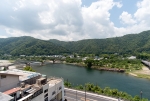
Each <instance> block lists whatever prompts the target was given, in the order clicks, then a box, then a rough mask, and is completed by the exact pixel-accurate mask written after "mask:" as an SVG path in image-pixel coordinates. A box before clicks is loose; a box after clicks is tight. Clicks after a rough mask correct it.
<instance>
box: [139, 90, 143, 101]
mask: <svg viewBox="0 0 150 101" xmlns="http://www.w3.org/2000/svg"><path fill="white" fill-rule="evenodd" d="M140 94H141V101H142V94H143V92H142V90H141V92H140Z"/></svg>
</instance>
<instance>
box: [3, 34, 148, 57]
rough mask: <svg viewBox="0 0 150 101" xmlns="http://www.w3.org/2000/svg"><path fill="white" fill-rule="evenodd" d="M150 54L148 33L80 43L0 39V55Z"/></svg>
mask: <svg viewBox="0 0 150 101" xmlns="http://www.w3.org/2000/svg"><path fill="white" fill-rule="evenodd" d="M142 52H147V53H150V31H144V32H141V33H139V34H128V35H125V36H122V37H115V38H107V39H86V40H80V41H68V42H66V41H59V40H56V39H51V40H48V41H45V40H40V39H35V38H32V37H28V36H23V37H11V38H0V54H11V55H15V56H16V55H17V56H18V55H52V54H64V53H81V54H82V53H84V54H110V53H112V54H113V53H120V54H133V53H142Z"/></svg>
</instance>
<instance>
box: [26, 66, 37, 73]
mask: <svg viewBox="0 0 150 101" xmlns="http://www.w3.org/2000/svg"><path fill="white" fill-rule="evenodd" d="M23 70H25V71H31V72H35V70H33V69H32V68H31V67H30V66H27V67H25V68H24V69H23Z"/></svg>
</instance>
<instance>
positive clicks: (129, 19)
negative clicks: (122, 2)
mask: <svg viewBox="0 0 150 101" xmlns="http://www.w3.org/2000/svg"><path fill="white" fill-rule="evenodd" d="M119 18H120V19H121V20H122V23H123V24H129V25H132V24H135V23H136V21H135V20H134V19H133V18H132V15H131V14H129V13H128V12H123V13H122V14H121V15H120V17H119Z"/></svg>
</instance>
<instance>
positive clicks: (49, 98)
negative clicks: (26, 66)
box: [0, 69, 64, 101]
mask: <svg viewBox="0 0 150 101" xmlns="http://www.w3.org/2000/svg"><path fill="white" fill-rule="evenodd" d="M0 99H4V100H2V101H64V82H63V79H62V78H57V77H50V78H47V77H46V75H42V74H40V73H36V72H29V71H22V70H18V69H12V70H7V71H0ZM5 99H6V100H5Z"/></svg>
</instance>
